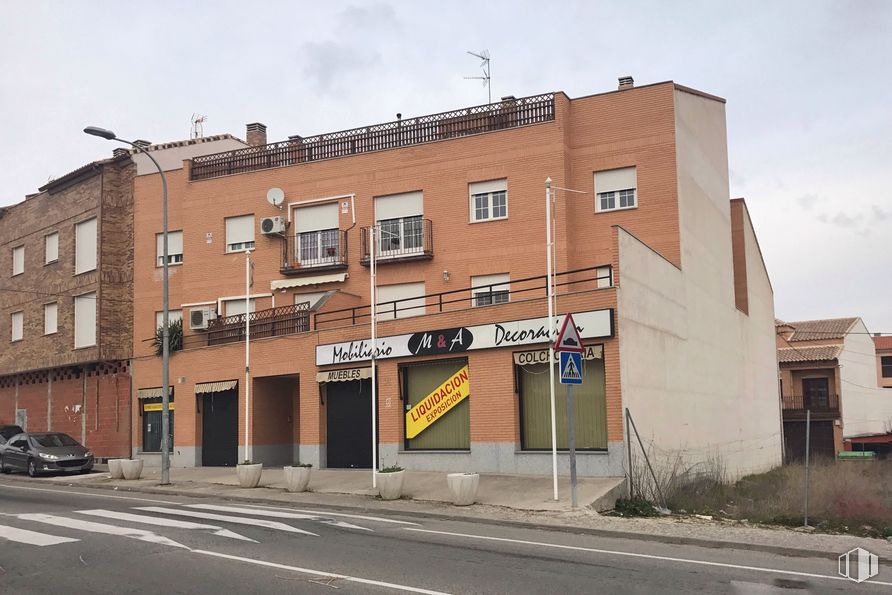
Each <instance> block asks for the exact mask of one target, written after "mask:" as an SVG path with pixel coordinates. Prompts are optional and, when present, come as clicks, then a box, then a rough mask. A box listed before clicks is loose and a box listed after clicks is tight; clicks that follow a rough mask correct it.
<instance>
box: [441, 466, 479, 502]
mask: <svg viewBox="0 0 892 595" xmlns="http://www.w3.org/2000/svg"><path fill="white" fill-rule="evenodd" d="M446 485H448V486H449V492H450V493H451V494H452V503H453V504H455V505H456V506H469V505H471V504H473V503H474V501H475V500H476V499H477V486H478V485H480V476H479V475H477V474H476V473H450V474H449V475H447V476H446Z"/></svg>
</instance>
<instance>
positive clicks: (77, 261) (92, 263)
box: [74, 217, 99, 275]
mask: <svg viewBox="0 0 892 595" xmlns="http://www.w3.org/2000/svg"><path fill="white" fill-rule="evenodd" d="M90 223H92V224H93V226H94V227H95V229H96V233H95V234H94V235H93V238H92V241H93V253H92V254H91V255H89V259H90V260H88V261H86V262H81V258H80V257H79V252H80V251H79V250H78V234H79V232H80V230H81V229H83V226H86V225H88V224H90ZM98 252H99V222H98V221H97V220H96V217H90V218H89V219H84V220H83V221H80V222H78V223H77V224H75V226H74V274H75V275H80V274H82V273H89V272H90V271H95V270H96V267H97V265H98V263H99V256H98ZM83 256H84V258H88V255H87V254H84V255H83Z"/></svg>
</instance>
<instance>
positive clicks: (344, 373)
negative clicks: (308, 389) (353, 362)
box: [316, 368, 372, 382]
mask: <svg viewBox="0 0 892 595" xmlns="http://www.w3.org/2000/svg"><path fill="white" fill-rule="evenodd" d="M371 377H372V369H371V368H347V369H346V370H331V371H329V372H318V373H317V374H316V382H349V381H350V380H362V379H364V378H371Z"/></svg>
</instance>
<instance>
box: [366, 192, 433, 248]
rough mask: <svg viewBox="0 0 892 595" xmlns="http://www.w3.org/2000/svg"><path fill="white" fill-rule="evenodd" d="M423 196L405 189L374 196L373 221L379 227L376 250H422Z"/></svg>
mask: <svg viewBox="0 0 892 595" xmlns="http://www.w3.org/2000/svg"><path fill="white" fill-rule="evenodd" d="M423 216H424V197H423V195H422V193H421V192H406V193H403V194H393V195H390V196H379V197H377V198H375V221H376V222H377V224H378V226H379V227H380V233H379V238H378V254H379V255H380V256H382V257H387V256H398V255H401V254H407V253H415V252H423V251H424V221H423V219H422V217H423Z"/></svg>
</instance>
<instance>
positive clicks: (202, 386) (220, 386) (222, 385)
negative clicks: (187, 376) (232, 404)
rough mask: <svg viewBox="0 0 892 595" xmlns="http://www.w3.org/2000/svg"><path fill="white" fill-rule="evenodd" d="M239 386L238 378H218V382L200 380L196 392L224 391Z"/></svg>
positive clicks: (199, 393)
mask: <svg viewBox="0 0 892 595" xmlns="http://www.w3.org/2000/svg"><path fill="white" fill-rule="evenodd" d="M237 386H238V380H218V381H217V382H199V383H198V384H196V385H195V394H196V395H201V394H205V393H222V392H223V391H225V390H232V389H234V388H235V387H237Z"/></svg>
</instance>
